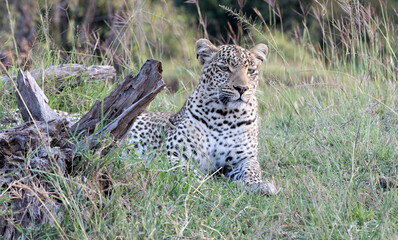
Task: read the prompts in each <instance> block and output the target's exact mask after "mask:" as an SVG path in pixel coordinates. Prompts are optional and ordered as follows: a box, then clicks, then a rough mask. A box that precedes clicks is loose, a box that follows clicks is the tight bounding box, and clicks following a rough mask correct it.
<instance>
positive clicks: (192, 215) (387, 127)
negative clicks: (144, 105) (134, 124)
mask: <svg viewBox="0 0 398 240" xmlns="http://www.w3.org/2000/svg"><path fill="white" fill-rule="evenodd" d="M151 17H154V14H151ZM242 21H245V19H244V18H242ZM257 30H258V31H259V32H260V33H261V34H259V36H258V38H259V39H260V40H261V39H265V40H266V41H268V40H267V39H270V35H269V34H273V35H272V39H276V40H272V41H278V40H277V39H278V38H282V37H281V36H280V35H279V34H277V33H272V32H267V31H266V30H263V29H261V28H259V27H257ZM158 34H160V33H158ZM390 34H392V33H391V32H390ZM381 40H383V39H380V41H381ZM384 40H385V41H390V40H389V39H384ZM184 41H187V42H188V40H187V39H184ZM289 41H290V44H295V43H293V41H291V40H289ZM283 43H284V46H288V45H289V42H288V43H286V39H283ZM191 44H193V40H192V43H191ZM296 44H299V46H298V47H297V52H294V51H295V48H291V47H289V48H288V50H286V51H288V52H287V53H285V50H284V49H278V45H272V44H271V46H274V47H273V48H271V50H272V51H271V53H270V56H269V59H268V62H267V63H266V66H265V67H263V69H262V71H263V73H264V75H266V78H265V79H264V81H263V82H262V84H261V86H260V89H259V91H258V99H259V103H260V104H259V113H260V116H261V122H260V136H259V150H260V151H259V161H260V165H261V167H262V169H263V178H265V179H274V180H275V182H276V183H277V184H279V185H280V186H281V187H282V191H281V192H280V193H279V194H278V195H277V196H273V197H264V196H258V195H253V194H250V193H248V192H246V191H244V190H243V189H242V187H241V186H240V185H239V184H237V183H234V182H228V181H227V180H226V179H225V178H222V177H210V178H208V179H207V180H206V181H205V182H204V183H203V184H202V183H200V182H199V181H198V180H197V179H196V178H195V177H194V175H193V173H192V172H188V173H186V174H184V173H181V172H180V171H173V170H171V169H172V168H173V166H170V165H169V164H168V161H167V159H166V158H165V156H163V155H159V156H157V157H155V158H153V159H147V160H142V159H140V158H138V157H137V156H136V155H135V154H134V153H129V154H126V148H127V147H128V146H119V147H115V148H113V149H112V150H111V152H110V153H109V154H108V155H106V156H105V157H99V156H97V155H95V154H90V153H86V154H84V155H83V156H82V157H81V159H80V161H79V162H76V163H75V165H74V166H75V171H74V172H75V174H74V175H70V176H64V175H62V174H58V173H57V171H56V170H54V172H53V173H43V172H39V171H37V172H36V174H37V175H39V176H40V177H41V178H42V179H43V181H48V182H51V183H52V186H53V189H52V194H51V196H52V197H54V198H56V199H58V200H59V201H60V202H62V203H63V204H64V207H63V208H61V209H60V212H59V215H60V216H63V218H61V219H62V220H61V221H60V222H59V224H60V225H59V226H57V225H56V224H44V225H41V226H35V227H32V228H30V229H20V231H22V232H23V234H24V236H25V237H26V238H28V239H59V238H67V239H69V238H71V239H117V238H119V239H144V238H145V239H146V238H150V239H164V238H171V239H175V238H180V237H181V238H182V237H186V238H195V239H396V238H397V237H398V207H397V206H398V188H397V187H396V186H393V187H383V186H381V184H380V181H381V179H384V178H385V179H389V181H390V180H391V181H392V182H393V183H394V182H395V183H396V181H397V169H398V161H397V159H398V149H397V146H398V114H397V112H398V106H397V105H398V90H397V89H398V88H397V82H396V80H395V79H396V73H394V71H391V68H390V67H389V66H388V65H386V64H384V65H383V64H376V65H366V66H365V63H364V62H362V60H361V61H358V59H352V58H350V59H348V58H344V59H343V60H342V62H340V63H334V64H330V65H328V64H326V63H325V62H324V57H328V56H323V55H319V52H311V51H310V50H306V49H305V48H303V46H304V45H300V43H296ZM358 44H360V45H359V46H362V47H363V49H365V48H367V47H368V45H367V44H366V43H363V42H360V43H358ZM333 47H336V46H326V48H327V49H328V51H332V50H331V49H333ZM311 49H315V48H311ZM372 49H373V48H372ZM365 50H366V49H365ZM292 51H293V52H292ZM303 51H307V52H304V53H303ZM328 51H325V54H332V53H333V54H334V57H336V55H338V54H340V53H339V52H337V50H334V52H332V53H328ZM372 53H374V51H373V52H369V53H368V54H372ZM393 53H394V52H391V51H384V52H383V54H386V55H385V56H387V55H393ZM42 54H43V55H46V56H49V55H50V53H48V52H44V53H42ZM191 54H192V53H191ZM374 54H382V53H379V52H376V53H374ZM290 56H292V57H290ZM300 56H301V57H300ZM311 56H312V58H311ZM134 57H136V58H138V59H144V58H146V56H143V55H139V56H134ZM370 57H371V58H377V59H381V60H380V61H382V60H383V59H384V58H383V57H381V58H379V57H378V56H376V55H370ZM303 58H305V61H301V60H302V59H303ZM308 58H311V59H310V60H308ZM45 61H46V62H44V63H43V62H41V63H40V64H37V66H39V67H40V66H41V65H42V64H44V65H51V64H52V63H53V62H57V61H58V60H57V59H54V58H51V57H49V58H46V60H45ZM76 61H77V60H76ZM383 61H384V60H383ZM191 64H192V65H191V66H189V67H187V66H185V65H183V63H182V60H170V59H165V60H164V69H165V73H164V77H165V78H166V77H167V78H176V79H178V80H179V81H180V82H181V85H180V90H179V91H178V92H177V93H175V94H171V93H169V92H167V91H164V92H163V93H161V94H159V95H158V97H157V98H156V99H155V100H154V101H153V102H152V103H151V106H150V110H152V111H173V112H175V111H177V110H178V109H179V108H180V107H181V106H182V104H183V102H184V99H185V98H186V96H187V95H188V94H189V93H190V92H191V91H192V87H193V86H194V83H195V81H197V79H198V77H199V74H200V69H199V67H198V65H197V63H195V62H194V60H191ZM179 66H184V67H179ZM290 66H292V67H290ZM15 70H16V69H11V71H15ZM126 72H127V71H125V72H124V73H123V74H126ZM173 73H174V74H173ZM120 78H121V77H120ZM167 78H166V81H167ZM1 87H3V86H1ZM110 89H111V87H110V85H109V84H106V83H102V84H91V83H87V84H86V83H85V84H83V85H82V86H80V87H79V88H73V89H72V88H71V89H65V90H64V91H63V92H60V93H56V94H54V92H52V91H51V89H48V90H47V92H46V94H47V96H48V97H49V99H50V105H51V106H52V107H54V108H58V109H60V110H64V111H69V112H79V113H84V112H85V111H86V110H88V109H89V108H90V106H91V104H92V103H93V102H94V101H95V100H96V99H98V98H100V99H101V98H103V97H105V96H106V95H107V93H109V91H110ZM0 90H1V89H0ZM0 103H1V104H0V111H3V112H4V113H6V112H7V111H8V110H13V109H16V108H17V107H16V103H15V99H14V98H13V96H12V95H3V96H0ZM5 110H7V111H5ZM6 115H7V114H4V115H3V118H5V116H6ZM0 118H1V117H0ZM7 126H9V125H7ZM104 180H110V182H111V185H110V186H107V185H104V182H105V181H104ZM5 193H6V189H1V195H0V202H1V201H8V200H7V199H8V198H9V197H10V196H9V195H7V194H5ZM2 199H3V200H2ZM4 199H5V200H4ZM2 214H4V215H5V214H6V213H2Z"/></svg>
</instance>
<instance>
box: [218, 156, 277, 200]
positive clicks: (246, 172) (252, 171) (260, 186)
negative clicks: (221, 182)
mask: <svg viewBox="0 0 398 240" xmlns="http://www.w3.org/2000/svg"><path fill="white" fill-rule="evenodd" d="M226 169H227V170H226V171H224V173H225V175H226V176H227V177H229V178H231V179H233V180H241V181H243V183H244V184H245V188H246V189H247V190H248V191H250V192H253V193H257V194H264V195H276V194H278V192H279V191H280V188H277V187H276V186H275V185H274V184H273V183H271V182H268V181H263V180H262V178H261V168H260V164H259V163H258V161H257V159H256V158H252V159H251V160H249V161H242V162H240V163H237V164H235V165H229V166H226Z"/></svg>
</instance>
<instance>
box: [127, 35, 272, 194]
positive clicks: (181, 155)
mask: <svg viewBox="0 0 398 240" xmlns="http://www.w3.org/2000/svg"><path fill="white" fill-rule="evenodd" d="M196 53H197V58H198V60H199V62H200V63H201V65H202V75H201V78H200V81H199V84H198V86H197V87H196V89H195V90H194V92H193V93H192V94H191V95H190V96H189V98H188V99H187V101H186V102H185V104H184V106H183V107H182V108H181V110H180V111H179V112H178V113H176V114H170V113H149V112H145V113H142V114H141V115H140V116H139V117H138V118H137V119H136V121H135V122H134V124H133V127H132V130H131V134H130V138H129V139H130V141H131V142H132V143H138V144H137V145H136V146H138V148H139V150H140V151H141V153H144V152H145V151H146V150H148V149H150V148H151V149H158V148H161V147H163V148H164V150H165V151H166V152H167V156H168V158H169V159H170V161H171V163H172V164H178V163H182V164H183V165H184V164H185V163H186V162H187V160H189V159H191V160H192V161H193V162H194V163H195V164H196V166H197V167H198V168H199V169H200V170H201V171H202V172H203V173H205V174H211V173H214V172H215V171H218V170H220V171H221V172H222V173H223V174H224V175H225V176H226V177H227V178H229V179H232V180H241V181H243V182H244V184H245V186H246V188H247V189H249V190H250V191H253V192H259V193H262V194H276V193H277V192H278V190H277V189H276V187H275V186H274V185H273V184H271V183H269V182H265V181H263V180H262V178H261V169H260V165H259V162H258V160H257V147H258V140H257V137H258V125H257V122H258V113H257V99H256V96H255V91H256V88H257V85H258V67H259V66H260V65H261V63H262V62H264V61H265V59H266V55H267V53H268V48H267V46H266V45H264V44H258V45H256V46H255V47H254V48H252V49H251V50H246V49H244V48H242V47H239V46H236V45H223V46H219V47H216V46H214V45H213V44H211V43H210V42H209V41H208V40H206V39H200V40H198V41H197V42H196Z"/></svg>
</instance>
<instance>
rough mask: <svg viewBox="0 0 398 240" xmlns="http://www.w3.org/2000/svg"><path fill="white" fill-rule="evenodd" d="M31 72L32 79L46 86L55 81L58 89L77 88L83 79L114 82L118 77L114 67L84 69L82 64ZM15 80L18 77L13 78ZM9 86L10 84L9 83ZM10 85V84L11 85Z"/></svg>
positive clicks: (104, 66) (7, 80) (95, 66)
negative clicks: (71, 79)
mask: <svg viewBox="0 0 398 240" xmlns="http://www.w3.org/2000/svg"><path fill="white" fill-rule="evenodd" d="M30 72H31V75H32V77H33V78H34V79H35V80H36V81H39V82H42V83H44V84H46V83H48V82H50V81H54V82H55V83H56V87H57V88H58V89H62V88H64V87H65V86H66V85H69V86H75V85H79V84H80V83H81V81H82V79H86V80H87V81H94V80H99V79H104V80H112V79H113V78H114V77H115V75H116V70H115V68H114V67H112V66H108V65H103V66H97V65H92V66H89V67H84V66H83V65H80V64H61V65H54V66H49V67H47V68H46V69H44V70H43V69H34V70H32V71H30ZM12 78H13V79H14V80H15V79H17V75H14V76H12ZM70 78H73V81H66V79H70ZM1 81H2V82H3V83H8V82H9V79H8V78H5V77H2V78H1ZM8 84H9V83H8ZM9 85H10V84H9Z"/></svg>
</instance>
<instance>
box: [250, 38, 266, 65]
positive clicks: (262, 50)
mask: <svg viewBox="0 0 398 240" xmlns="http://www.w3.org/2000/svg"><path fill="white" fill-rule="evenodd" d="M250 52H251V53H253V54H254V58H255V59H254V60H255V62H256V65H261V63H263V62H264V61H265V60H266V59H267V55H268V47H267V45H265V44H262V43H260V44H257V45H256V46H254V47H253V48H252V49H250Z"/></svg>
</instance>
